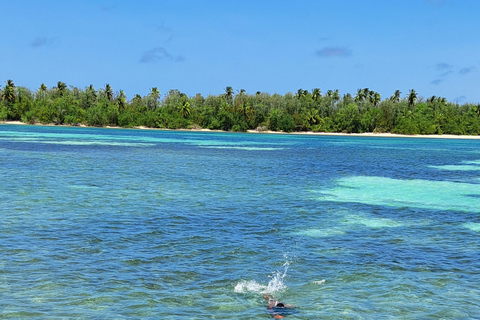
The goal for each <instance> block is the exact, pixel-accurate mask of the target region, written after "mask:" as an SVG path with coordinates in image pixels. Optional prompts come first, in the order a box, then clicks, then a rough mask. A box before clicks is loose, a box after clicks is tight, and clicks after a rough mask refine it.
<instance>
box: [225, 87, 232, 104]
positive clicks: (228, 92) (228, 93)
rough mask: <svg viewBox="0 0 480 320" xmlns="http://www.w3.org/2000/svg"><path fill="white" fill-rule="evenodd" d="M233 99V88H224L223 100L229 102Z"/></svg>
mask: <svg viewBox="0 0 480 320" xmlns="http://www.w3.org/2000/svg"><path fill="white" fill-rule="evenodd" d="M232 98H233V88H232V87H226V88H225V99H227V101H231V100H232Z"/></svg>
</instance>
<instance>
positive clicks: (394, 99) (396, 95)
mask: <svg viewBox="0 0 480 320" xmlns="http://www.w3.org/2000/svg"><path fill="white" fill-rule="evenodd" d="M400 94H402V93H401V92H400V90H395V92H394V93H393V95H392V96H391V97H390V101H392V102H400Z"/></svg>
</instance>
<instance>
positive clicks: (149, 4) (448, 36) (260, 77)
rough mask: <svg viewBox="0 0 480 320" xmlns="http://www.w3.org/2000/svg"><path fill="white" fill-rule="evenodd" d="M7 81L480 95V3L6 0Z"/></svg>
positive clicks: (141, 89) (2, 44) (0, 72)
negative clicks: (479, 15) (410, 91)
mask: <svg viewBox="0 0 480 320" xmlns="http://www.w3.org/2000/svg"><path fill="white" fill-rule="evenodd" d="M0 12H1V13H2V18H1V20H2V33H1V34H2V37H1V41H0V81H1V82H0V83H1V86H2V87H3V86H4V85H5V81H6V80H7V79H12V80H14V82H15V84H16V85H20V86H25V87H28V88H30V89H32V90H36V89H37V88H38V87H39V86H40V84H41V83H45V84H46V85H47V86H48V87H53V86H55V85H56V83H57V81H63V82H65V83H67V85H72V86H76V87H80V88H85V87H87V86H88V85H90V84H93V85H94V86H95V88H97V89H98V88H101V87H104V86H105V84H107V83H108V84H110V85H111V86H112V87H113V89H114V90H120V89H123V90H124V91H125V93H126V94H127V97H128V98H129V99H131V98H132V97H133V96H134V95H135V94H137V93H138V94H140V95H142V96H143V95H146V94H148V93H149V91H150V89H151V88H152V87H158V88H159V90H160V92H161V93H162V94H165V93H166V92H168V90H170V89H178V90H180V91H182V92H184V93H186V94H187V95H189V96H193V95H195V94H196V93H202V94H203V95H204V96H206V95H208V94H220V93H223V92H224V88H225V87H226V86H232V87H233V88H234V90H235V91H236V90H240V89H242V88H243V89H245V90H246V91H247V92H249V93H255V92H256V91H262V92H268V93H271V94H273V93H279V94H285V93H286V92H296V91H297V89H299V88H302V89H307V90H311V89H313V88H320V89H321V90H322V92H326V91H327V90H329V89H332V90H335V89H339V90H340V93H341V94H345V93H351V94H355V93H356V91H357V89H359V88H365V87H367V88H370V89H371V90H375V91H377V92H379V93H380V94H381V95H382V99H384V98H388V97H389V96H390V95H392V94H393V92H394V91H395V90H397V89H399V90H400V91H401V92H402V96H405V95H407V93H408V91H409V90H410V89H415V90H416V91H417V92H418V94H419V96H421V97H425V98H428V97H430V96H432V95H436V96H442V97H446V98H447V99H448V100H450V101H457V102H459V103H466V102H472V103H479V102H480V22H479V20H478V14H479V12H480V1H478V0H384V1H381V0H363V1H359V0H356V1H353V0H336V1H331V0H330V1H322V0H318V1H307V0H304V1H301V0H300V1H299V0H297V1H293V0H292V1H289V0H285V1H280V0H265V1H261V0H256V1H250V0H243V1H225V0H223V1H216V0H215V1H207V0H205V1H200V0H178V1H174V0H169V1H163V0H157V1H154V0H151V1H150V0H143V1H140V0H138V1H101V0H100V1H91V0H83V1H56V0H50V1H49V0H46V1H33V0H32V1H31V0H18V1H4V0H0Z"/></svg>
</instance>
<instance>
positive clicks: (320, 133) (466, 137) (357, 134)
mask: <svg viewBox="0 0 480 320" xmlns="http://www.w3.org/2000/svg"><path fill="white" fill-rule="evenodd" d="M0 124H16V125H19V124H23V125H28V124H27V123H24V122H21V121H0ZM35 125H44V124H35ZM44 126H55V125H53V124H47V125H44ZM62 126H65V127H68V126H67V125H62ZM80 127H87V126H85V125H80ZM105 128H116V129H125V128H122V127H108V126H107V127H105ZM133 129H144V130H166V131H167V130H170V129H163V128H160V129H158V128H148V127H135V128H133ZM176 131H200V132H223V131H221V130H210V129H177V130H176ZM247 132H248V133H257V134H298V135H318V136H347V137H348V136H350V137H386V138H433V139H475V140H480V135H478V136H461V135H453V134H442V135H439V134H432V135H423V134H415V135H405V134H395V133H372V132H368V133H339V132H312V131H307V132H278V131H270V130H266V131H258V130H248V131H247Z"/></svg>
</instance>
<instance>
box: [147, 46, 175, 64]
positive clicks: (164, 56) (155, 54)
mask: <svg viewBox="0 0 480 320" xmlns="http://www.w3.org/2000/svg"><path fill="white" fill-rule="evenodd" d="M160 60H170V61H175V62H183V61H185V57H184V56H182V55H177V56H174V55H172V54H170V53H169V52H168V51H167V50H166V49H165V48H163V47H156V48H153V49H150V50H148V51H145V52H144V53H143V55H142V58H141V59H140V62H141V63H155V62H158V61H160Z"/></svg>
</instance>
